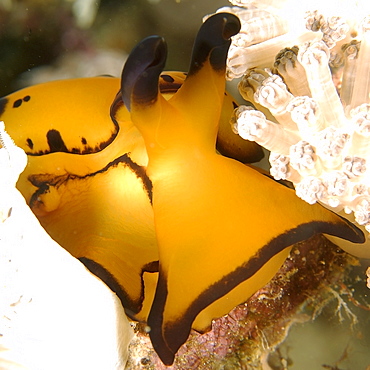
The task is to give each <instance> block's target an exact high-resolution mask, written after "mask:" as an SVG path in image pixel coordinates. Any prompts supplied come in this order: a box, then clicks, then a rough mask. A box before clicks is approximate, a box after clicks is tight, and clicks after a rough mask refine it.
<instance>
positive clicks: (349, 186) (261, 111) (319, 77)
mask: <svg viewBox="0 0 370 370" xmlns="http://www.w3.org/2000/svg"><path fill="white" fill-rule="evenodd" d="M230 1H231V3H232V4H233V5H238V6H239V7H236V6H234V7H226V8H222V9H219V10H218V11H229V12H232V13H235V14H236V15H237V16H238V17H239V18H240V19H241V22H242V30H241V33H240V34H238V35H237V36H235V37H234V38H233V43H232V46H231V48H230V53H229V58H228V72H227V74H228V78H229V79H230V80H231V79H234V78H239V77H242V79H241V81H240V83H239V85H238V87H239V91H240V93H241V95H242V96H243V97H244V98H245V99H246V100H248V101H250V102H252V103H253V105H254V106H255V108H256V109H254V108H253V107H251V106H245V105H244V106H240V107H239V108H238V109H237V110H236V111H235V117H234V119H233V122H232V126H233V130H234V132H235V133H238V134H239V135H240V136H241V137H243V138H244V139H247V140H251V141H256V142H257V143H259V144H260V145H262V146H264V147H265V148H266V149H268V150H269V151H270V152H271V153H270V157H269V161H270V164H271V168H270V173H271V175H273V176H274V178H275V179H277V180H280V179H284V180H290V181H291V182H292V183H293V184H294V186H295V189H296V194H297V195H298V196H299V197H300V198H302V199H303V200H305V201H306V202H308V203H311V204H313V203H315V202H317V201H319V202H321V203H322V204H324V205H326V206H328V207H331V208H333V209H334V210H335V211H337V212H339V211H341V210H344V212H345V213H346V214H350V213H352V212H353V214H354V218H355V221H356V222H357V223H358V224H359V225H362V226H364V227H365V229H366V230H367V231H370V192H369V186H370V168H369V167H370V166H369V160H370V141H369V138H370V104H369V103H370V102H369V89H370V63H369V60H370V9H369V4H365V3H364V4H359V2H355V1H347V2H346V7H347V8H348V4H350V7H349V8H348V11H347V9H344V8H341V7H344V2H340V1H339V2H336V3H335V5H334V4H333V5H332V6H331V9H332V10H331V13H332V14H329V12H328V11H326V10H324V11H323V12H321V11H320V10H312V9H315V8H312V4H313V2H312V1H310V2H303V5H302V4H297V2H296V3H295V4H294V3H291V4H292V5H290V6H289V2H287V1H259V2H253V1H237V0H230ZM270 3H272V4H273V6H274V7H275V8H272V7H271V6H270ZM300 3H301V2H300ZM329 3H330V4H331V2H325V6H327V9H330V6H329ZM338 4H339V5H338ZM254 5H256V6H254ZM257 6H258V7H257ZM297 7H299V11H297V12H296V13H297V14H296V15H297V16H295V15H294V14H295V9H294V8H297ZM305 7H306V9H304V8H305ZM309 9H311V10H309ZM366 9H369V11H368V12H366ZM336 11H337V12H339V14H342V16H337V15H336V14H334V13H335V12H336ZM325 13H326V14H325ZM280 14H281V15H280ZM284 14H285V15H284ZM300 14H302V16H301V17H300V16H299V15H300ZM346 14H347V16H346ZM357 14H360V16H357ZM366 14H369V15H368V16H366ZM286 15H287V16H286ZM284 17H285V18H284ZM288 17H289V19H288ZM274 59H275V62H274Z"/></svg>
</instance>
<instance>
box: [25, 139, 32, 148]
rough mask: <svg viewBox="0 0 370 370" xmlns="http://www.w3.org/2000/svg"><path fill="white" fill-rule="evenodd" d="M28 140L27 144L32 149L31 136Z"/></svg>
mask: <svg viewBox="0 0 370 370" xmlns="http://www.w3.org/2000/svg"><path fill="white" fill-rule="evenodd" d="M26 141H27V146H28V147H29V148H30V149H31V150H32V149H33V141H32V140H31V139H30V138H28V139H27V140H26Z"/></svg>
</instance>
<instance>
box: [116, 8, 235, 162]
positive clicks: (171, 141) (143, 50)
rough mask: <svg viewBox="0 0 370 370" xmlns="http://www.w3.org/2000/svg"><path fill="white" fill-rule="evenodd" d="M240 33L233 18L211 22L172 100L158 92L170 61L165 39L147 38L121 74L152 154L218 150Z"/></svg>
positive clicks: (224, 16) (134, 117)
mask: <svg viewBox="0 0 370 370" xmlns="http://www.w3.org/2000/svg"><path fill="white" fill-rule="evenodd" d="M239 29H240V22H239V19H238V18H237V17H236V16H234V15H233V14H229V13H218V14H215V15H213V16H212V17H210V18H208V19H207V21H206V22H205V23H204V24H203V25H202V26H201V28H200V30H199V32H198V35H197V37H196V40H195V43H194V47H193V54H192V58H191V63H190V69H189V73H188V75H187V78H186V80H185V82H184V84H183V85H182V86H181V88H180V89H179V90H178V91H177V92H176V93H175V94H174V95H173V96H172V97H171V98H170V99H169V100H168V101H167V100H165V99H164V98H163V96H162V95H161V94H160V92H159V88H158V84H159V83H158V80H159V76H160V74H161V72H162V71H163V69H164V66H165V62H166V57H167V47H166V43H165V41H164V40H163V38H161V37H159V36H151V37H148V38H146V39H144V40H143V41H142V42H141V43H139V44H138V45H137V46H136V47H135V48H134V50H133V51H132V52H131V54H130V56H129V58H128V60H127V62H126V64H125V67H124V69H123V72H122V79H121V91H122V99H123V102H124V104H125V106H126V107H127V108H128V109H129V110H130V112H131V117H132V120H133V122H134V124H135V125H136V126H137V128H138V129H139V130H140V131H141V133H142V135H143V137H144V140H145V142H146V147H147V150H148V153H149V156H150V152H151V151H152V150H154V151H158V150H163V149H169V148H171V147H177V148H179V147H184V146H185V147H186V146H187V147H189V145H191V143H196V144H197V145H198V146H199V145H200V146H201V147H202V148H207V147H208V148H210V149H212V150H213V151H214V148H215V141H216V134H217V128H218V122H219V117H220V113H221V108H222V104H223V99H224V89H225V69H226V57H227V52H228V49H229V46H230V42H231V41H230V37H231V36H233V35H235V34H236V33H237V32H238V31H239Z"/></svg>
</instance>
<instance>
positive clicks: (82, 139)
mask: <svg viewBox="0 0 370 370" xmlns="http://www.w3.org/2000/svg"><path fill="white" fill-rule="evenodd" d="M81 143H82V144H83V145H87V140H86V139H85V138H84V137H82V138H81Z"/></svg>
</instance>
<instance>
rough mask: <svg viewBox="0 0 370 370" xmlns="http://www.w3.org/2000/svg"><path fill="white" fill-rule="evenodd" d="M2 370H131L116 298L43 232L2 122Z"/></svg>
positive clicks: (21, 159) (127, 332)
mask: <svg viewBox="0 0 370 370" xmlns="http://www.w3.org/2000/svg"><path fill="white" fill-rule="evenodd" d="M0 142H1V144H2V148H0V172H1V176H0V182H1V192H0V291H1V296H0V368H1V369H10V368H11V369H13V368H17V369H18V368H22V369H23V368H26V369H29V370H36V369H37V370H48V369H56V370H65V369H73V370H80V369H96V370H98V369H99V370H100V369H117V370H118V369H120V370H123V369H124V368H125V363H126V360H127V357H128V344H129V342H130V340H131V338H132V335H133V334H132V329H131V327H130V324H129V322H128V320H127V317H126V315H125V313H124V310H123V308H122V305H121V302H120V301H119V299H118V298H117V296H116V295H115V294H114V293H113V292H112V291H111V290H110V289H109V288H108V287H107V286H106V285H105V284H104V283H103V282H102V281H100V280H99V279H98V278H97V277H95V276H94V275H92V274H91V273H90V272H89V271H88V270H87V269H86V268H85V267H84V266H83V265H82V264H81V263H80V262H79V261H78V260H77V259H75V258H74V257H72V256H71V255H70V254H69V253H68V252H67V251H66V250H64V249H63V248H62V247H60V246H59V245H58V244H57V243H56V242H55V241H54V240H52V239H51V238H50V236H49V235H48V234H47V233H46V231H45V230H44V229H43V228H42V227H41V225H40V224H39V222H38V220H37V219H36V217H35V216H34V215H33V213H32V211H31V210H30V208H29V207H28V206H27V204H26V202H25V200H24V198H23V196H22V195H21V194H20V193H19V191H18V190H17V189H16V188H15V183H16V181H17V179H18V176H19V174H20V173H21V172H22V171H23V169H24V167H25V165H26V162H27V156H26V154H25V153H24V152H23V150H22V149H20V148H18V147H16V146H15V145H14V143H13V141H12V140H11V138H10V137H9V136H8V135H7V133H6V132H5V131H4V124H3V123H2V122H1V123H0Z"/></svg>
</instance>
